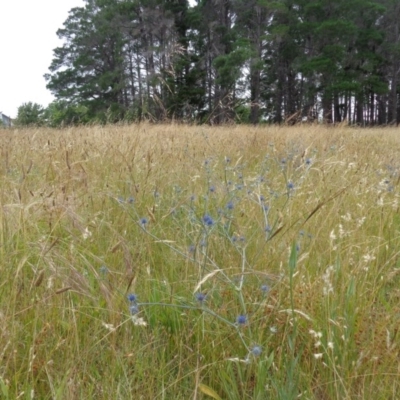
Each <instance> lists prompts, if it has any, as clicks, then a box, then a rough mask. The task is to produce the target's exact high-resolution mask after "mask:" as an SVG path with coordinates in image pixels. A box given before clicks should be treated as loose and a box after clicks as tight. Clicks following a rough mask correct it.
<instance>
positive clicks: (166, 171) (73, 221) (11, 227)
mask: <svg viewBox="0 0 400 400" xmlns="http://www.w3.org/2000/svg"><path fill="white" fill-rule="evenodd" d="M398 134H399V132H398V131H397V130H396V129H394V128H391V129H369V130H361V129H355V128H347V127H337V128H326V127H321V126H300V127H291V128H285V127H245V126H230V127H219V128H215V127H214V128H213V127H203V126H196V127H189V126H181V125H158V126H157V125H132V126H119V127H117V126H105V127H90V128H85V127H81V128H74V129H65V130H50V129H30V130H11V131H0V148H1V159H0V185H1V186H0V187H1V190H0V272H1V277H2V278H1V283H0V356H1V360H2V362H1V363H0V393H1V396H2V398H5V399H7V398H8V399H14V398H23V399H25V398H26V399H30V398H39V399H77V398H93V399H94V398H96V399H110V398H113V399H127V398H142V399H189V398H191V399H202V398H204V399H205V398H214V399H219V398H221V399H266V398H274V399H275V398H276V399H294V398H306V399H370V398H374V399H390V398H393V399H395V398H397V397H396V393H397V392H398V390H399V387H398V386H399V384H398V381H399V380H398V376H399V361H398V360H399V337H398V334H397V331H398V325H399V309H398V307H399V306H398V301H399V294H400V292H399V283H400V282H399V276H400V274H399V271H400V262H399V248H400V246H399V244H400V243H399V242H400V240H399V228H400V216H399V209H398V201H399V180H400V174H399V173H400V161H399V160H400V157H399V149H400V146H399V139H398ZM127 296H130V297H129V298H127ZM372 394H373V397H371V396H372Z"/></svg>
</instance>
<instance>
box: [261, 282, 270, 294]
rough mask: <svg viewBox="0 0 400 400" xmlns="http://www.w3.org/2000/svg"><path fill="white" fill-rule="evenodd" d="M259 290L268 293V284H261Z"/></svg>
mask: <svg viewBox="0 0 400 400" xmlns="http://www.w3.org/2000/svg"><path fill="white" fill-rule="evenodd" d="M260 289H261V291H262V292H263V293H268V292H269V289H270V288H269V286H268V285H265V284H264V285H261V288H260Z"/></svg>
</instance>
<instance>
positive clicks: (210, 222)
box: [203, 214, 214, 226]
mask: <svg viewBox="0 0 400 400" xmlns="http://www.w3.org/2000/svg"><path fill="white" fill-rule="evenodd" d="M203 222H204V224H205V225H207V226H212V225H214V220H213V219H212V218H211V217H210V215H208V214H206V215H204V217H203Z"/></svg>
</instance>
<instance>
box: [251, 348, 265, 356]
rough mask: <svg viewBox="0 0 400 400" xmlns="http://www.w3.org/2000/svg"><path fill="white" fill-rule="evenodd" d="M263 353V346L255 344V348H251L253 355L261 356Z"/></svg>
mask: <svg viewBox="0 0 400 400" xmlns="http://www.w3.org/2000/svg"><path fill="white" fill-rule="evenodd" d="M261 353H262V348H261V346H257V345H256V346H253V348H252V349H251V354H253V356H255V357H258V356H260V355H261Z"/></svg>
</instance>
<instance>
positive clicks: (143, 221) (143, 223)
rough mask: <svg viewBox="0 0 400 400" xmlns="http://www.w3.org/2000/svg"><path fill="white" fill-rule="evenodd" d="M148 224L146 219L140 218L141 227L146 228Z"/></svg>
mask: <svg viewBox="0 0 400 400" xmlns="http://www.w3.org/2000/svg"><path fill="white" fill-rule="evenodd" d="M148 222H149V221H148V219H147V218H146V217H143V218H140V225H142V226H145V225H147V223H148Z"/></svg>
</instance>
